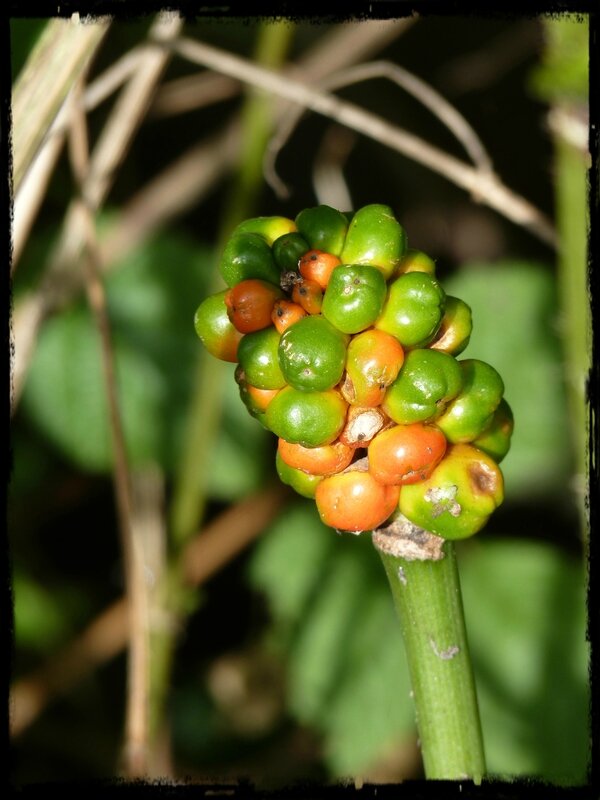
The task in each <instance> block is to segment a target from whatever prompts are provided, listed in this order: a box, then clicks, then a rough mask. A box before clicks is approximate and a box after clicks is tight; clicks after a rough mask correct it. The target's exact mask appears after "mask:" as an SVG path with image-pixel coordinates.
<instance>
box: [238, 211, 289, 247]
mask: <svg viewBox="0 0 600 800" xmlns="http://www.w3.org/2000/svg"><path fill="white" fill-rule="evenodd" d="M295 231H296V223H295V222H294V221H293V220H291V219H288V218H287V217H253V218H252V219H247V220H244V222H240V224H239V225H238V226H237V227H236V229H235V230H234V232H233V234H234V236H235V234H238V233H257V234H259V236H262V238H263V239H264V240H265V241H266V243H267V244H268V245H269V246H271V245H273V244H274V243H275V241H276V240H277V239H279V238H280V237H281V236H284V235H285V234H288V233H293V232H295Z"/></svg>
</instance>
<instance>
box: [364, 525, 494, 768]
mask: <svg viewBox="0 0 600 800" xmlns="http://www.w3.org/2000/svg"><path fill="white" fill-rule="evenodd" d="M403 536H404V537H406V538H407V539H410V540H411V549H412V550H414V542H415V540H417V541H418V540H421V541H423V540H428V541H429V542H430V543H433V544H434V545H436V547H435V550H434V551H432V549H431V548H429V549H423V552H421V554H420V555H419V556H418V557H417V558H414V557H413V556H414V555H415V554H414V552H410V553H408V552H406V555H409V556H410V557H409V558H407V557H403V556H401V555H397V554H396V555H395V554H393V552H390V548H389V547H387V546H386V544H385V542H384V543H383V544H382V541H381V532H377V531H376V532H375V534H374V536H373V541H374V544H375V548H376V549H377V550H378V552H379V554H380V556H381V559H382V561H383V565H384V567H385V571H386V573H387V577H388V580H389V583H390V587H391V590H392V596H393V599H394V605H395V607H396V611H397V612H398V616H399V617H400V624H401V628H402V635H403V638H404V645H405V649H406V655H407V660H408V667H409V672H410V677H411V683H412V690H413V698H414V703H415V711H416V720H417V728H418V732H419V739H420V745H421V752H422V756H423V764H424V767H425V775H426V777H427V778H428V779H434V780H436V779H437V780H439V779H454V780H456V779H472V780H473V781H475V783H480V782H481V780H482V778H483V776H484V774H485V756H484V750H483V739H482V734H481V724H480V721H479V711H478V707H477V695H476V691H475V682H474V679H473V672H472V669H471V661H470V658H469V649H468V644H467V635H466V629H465V621H464V614H463V606H462V599H461V592H460V583H459V576H458V569H457V564H456V557H455V553H454V546H453V543H452V542H444V541H443V540H441V539H439V537H437V536H433V534H430V533H427V532H426V531H422V530H421V529H418V528H415V526H412V525H410V524H409V530H408V532H406V531H405V532H404V533H403V534H401V536H400V537H399V538H402V537H403ZM378 537H379V538H378ZM387 538H388V534H387V532H386V533H385V534H384V539H387ZM434 540H437V543H436V542H435V541H434ZM395 552H401V550H400V551H398V550H396V551H395Z"/></svg>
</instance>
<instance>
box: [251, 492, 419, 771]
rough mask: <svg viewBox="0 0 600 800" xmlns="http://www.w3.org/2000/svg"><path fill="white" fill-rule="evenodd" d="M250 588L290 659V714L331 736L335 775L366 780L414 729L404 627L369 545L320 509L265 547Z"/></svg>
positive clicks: (277, 527)
mask: <svg viewBox="0 0 600 800" xmlns="http://www.w3.org/2000/svg"><path fill="white" fill-rule="evenodd" d="M251 580H252V582H253V583H254V585H255V586H257V587H258V588H259V589H261V590H262V591H263V592H265V594H266V595H267V598H268V600H269V602H270V606H271V609H272V613H273V616H274V622H275V626H276V629H277V628H278V629H279V634H280V636H282V638H283V640H284V649H285V651H286V653H287V656H288V659H289V664H288V667H289V671H288V706H289V709H290V711H291V713H292V714H293V715H294V716H295V717H296V718H297V719H298V720H300V721H301V722H302V723H304V724H307V725H311V726H313V727H315V728H316V729H317V730H319V731H320V732H321V733H322V734H323V736H324V754H325V759H326V762H327V765H328V767H329V769H330V771H331V772H332V774H333V775H336V776H338V777H341V776H348V775H356V774H360V772H361V771H364V770H366V769H368V768H369V767H370V766H371V765H372V764H373V762H374V761H375V760H376V759H377V757H378V756H379V755H380V754H381V753H382V751H383V750H384V749H385V748H387V747H389V745H390V743H391V742H393V741H395V740H396V739H397V738H398V737H399V736H401V735H402V734H403V733H404V732H406V731H407V730H412V729H413V727H414V710H413V705H412V702H411V700H410V698H409V690H410V686H409V679H408V670H407V666H406V662H405V657H404V652H403V646H402V639H401V634H400V628H399V625H398V621H397V619H396V616H395V612H394V609H393V605H392V600H391V597H390V595H389V590H388V586H387V582H386V580H385V573H384V571H383V567H382V566H381V563H380V561H379V558H378V557H377V554H376V553H375V551H374V549H373V547H372V545H371V541H370V537H368V536H362V537H357V538H356V539H355V538H353V537H351V536H343V537H339V538H338V537H337V536H336V534H335V533H334V532H333V531H332V530H331V529H329V528H326V527H325V526H324V525H323V524H322V523H321V522H320V521H319V519H318V516H317V513H316V510H315V508H314V505H313V504H312V503H305V504H298V505H296V506H293V507H292V508H291V509H290V510H289V511H288V512H286V513H285V514H283V515H282V516H281V517H280V518H279V519H278V521H277V522H276V523H275V524H274V525H273V526H272V528H271V529H270V531H269V533H268V534H267V535H266V536H265V537H264V538H263V539H262V540H261V542H260V543H259V546H258V547H257V549H256V551H255V553H254V557H253V560H252V562H251Z"/></svg>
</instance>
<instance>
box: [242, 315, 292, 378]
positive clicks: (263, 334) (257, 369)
mask: <svg viewBox="0 0 600 800" xmlns="http://www.w3.org/2000/svg"><path fill="white" fill-rule="evenodd" d="M279 339H280V336H279V334H278V333H277V331H276V330H275V328H273V327H271V328H263V330H261V331H255V332H254V333H247V334H246V335H245V336H244V337H243V339H242V341H241V342H240V343H239V345H238V361H239V363H240V366H241V368H242V369H243V370H244V373H245V375H246V380H247V381H248V383H250V384H252V386H256V388H257V389H281V388H282V387H283V386H285V377H284V375H283V373H282V371H281V368H280V367H279V359H278V357H277V356H278V351H279Z"/></svg>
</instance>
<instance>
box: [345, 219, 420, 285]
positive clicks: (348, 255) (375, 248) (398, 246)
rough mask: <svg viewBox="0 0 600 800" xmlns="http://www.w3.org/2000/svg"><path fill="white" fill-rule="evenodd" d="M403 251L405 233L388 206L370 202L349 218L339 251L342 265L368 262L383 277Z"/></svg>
mask: <svg viewBox="0 0 600 800" xmlns="http://www.w3.org/2000/svg"><path fill="white" fill-rule="evenodd" d="M405 251H406V233H405V231H404V228H403V227H402V225H400V223H399V222H398V220H397V219H396V218H395V217H394V213H393V211H392V209H391V208H390V207H389V206H385V205H380V204H378V203H373V204H371V205H367V206H363V208H361V209H359V210H358V211H357V212H356V214H354V216H353V217H352V221H351V223H350V225H349V227H348V233H347V234H346V242H345V244H344V249H343V250H342V253H341V256H340V258H341V260H342V262H343V263H344V264H370V265H371V266H373V267H376V268H377V269H378V270H380V272H381V273H382V275H383V277H384V278H385V279H386V280H387V279H388V278H390V277H391V276H392V275H393V273H394V271H395V269H396V266H397V265H398V262H399V261H400V259H401V258H402V256H403V255H404V253H405Z"/></svg>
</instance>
